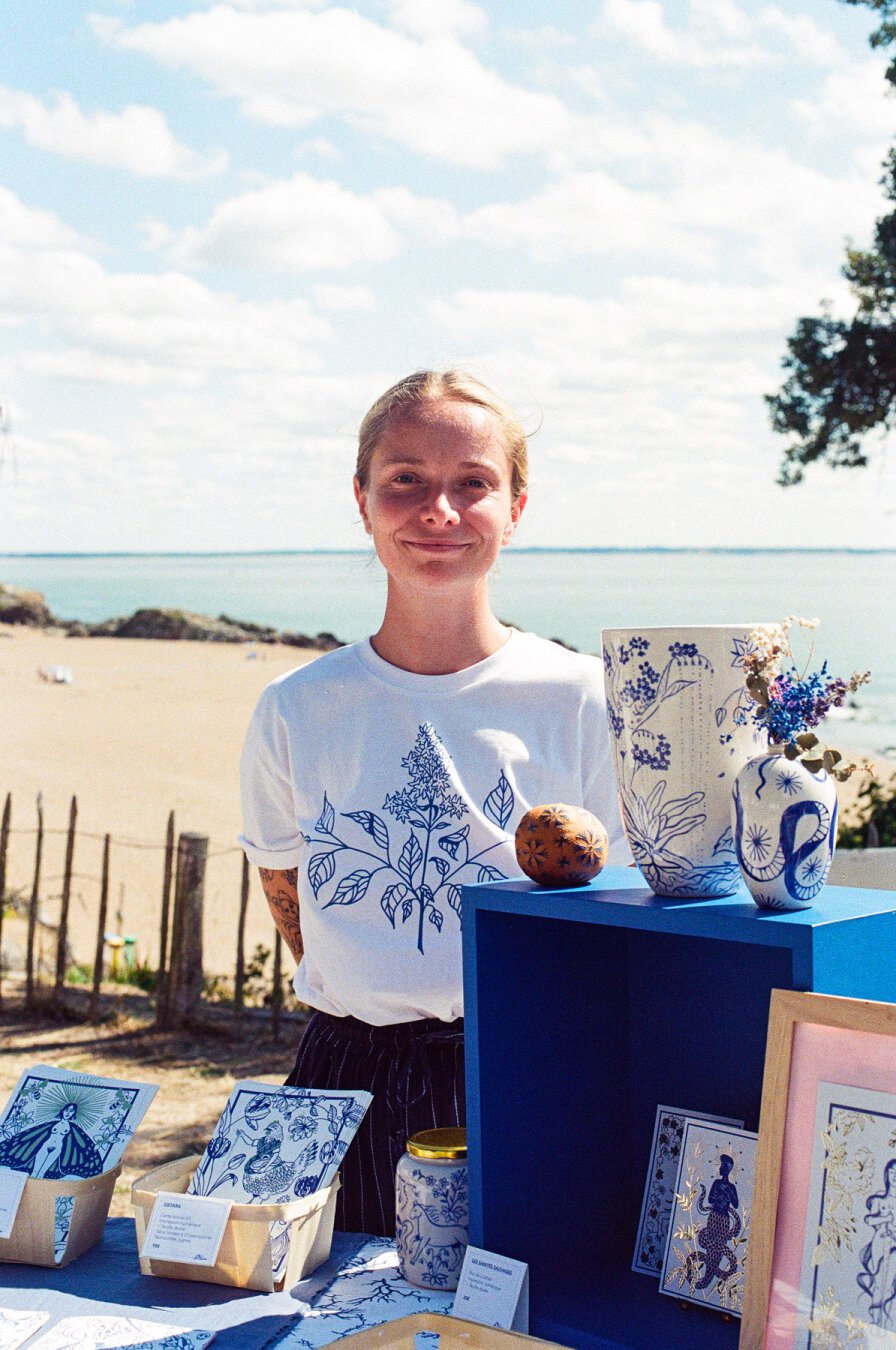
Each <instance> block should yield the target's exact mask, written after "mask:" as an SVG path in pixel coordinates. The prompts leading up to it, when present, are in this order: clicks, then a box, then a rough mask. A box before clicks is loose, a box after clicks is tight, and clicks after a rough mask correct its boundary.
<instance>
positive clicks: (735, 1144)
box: [660, 1120, 756, 1317]
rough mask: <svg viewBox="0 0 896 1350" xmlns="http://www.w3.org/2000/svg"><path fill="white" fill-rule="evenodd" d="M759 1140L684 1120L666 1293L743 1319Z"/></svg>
mask: <svg viewBox="0 0 896 1350" xmlns="http://www.w3.org/2000/svg"><path fill="white" fill-rule="evenodd" d="M755 1174H756V1135H755V1134H752V1133H751V1132H750V1131H749V1130H740V1129H735V1128H734V1127H733V1126H730V1125H716V1124H713V1123H711V1122H709V1121H702V1120H686V1121H685V1125H684V1135H683V1138H682V1144H681V1163H680V1166H679V1169H678V1178H677V1180H676V1183H675V1198H674V1203H673V1206H672V1215H671V1218H670V1221H669V1232H668V1235H667V1239H666V1253H665V1258H664V1260H663V1269H662V1273H661V1275H660V1291H661V1292H662V1293H664V1294H672V1295H673V1296H674V1297H675V1298H679V1299H686V1300H687V1301H688V1302H690V1303H699V1304H700V1305H701V1306H703V1307H709V1308H719V1309H720V1310H721V1311H722V1312H726V1313H729V1314H732V1315H733V1316H735V1317H740V1315H741V1311H742V1309H743V1295H744V1280H745V1276H746V1271H747V1251H748V1245H749V1238H750V1219H751V1216H752V1212H753V1181H754V1178H755Z"/></svg>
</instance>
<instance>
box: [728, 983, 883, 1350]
mask: <svg viewBox="0 0 896 1350" xmlns="http://www.w3.org/2000/svg"><path fill="white" fill-rule="evenodd" d="M826 1081H827V1082H831V1083H836V1084H843V1085H844V1086H845V1087H846V1088H847V1090H848V1089H849V1088H854V1089H856V1091H857V1092H858V1093H861V1092H866V1091H876V1092H881V1091H883V1092H884V1093H886V1094H888V1095H891V1096H892V1097H893V1101H894V1104H896V1004H891V1003H872V1002H870V1001H867V1000H865V999H853V998H835V997H832V996H829V995H826V994H811V993H798V992H796V991H793V990H782V989H773V990H772V996H771V1009H770V1013H769V1025H768V1041H767V1044H766V1057H765V1073H764V1077H763V1084H762V1107H761V1115H760V1122H759V1146H758V1152H757V1160H756V1185H755V1191H754V1207H753V1218H752V1225H751V1226H752V1234H751V1239H750V1259H749V1271H748V1276H747V1281H746V1289H745V1299H744V1313H743V1320H742V1323H741V1335H740V1341H739V1350H785V1347H786V1350H791V1347H792V1346H794V1344H797V1345H799V1343H800V1341H799V1336H800V1334H802V1335H803V1336H805V1333H804V1332H803V1333H801V1332H800V1320H799V1319H800V1316H801V1314H800V1313H799V1312H798V1311H797V1308H798V1306H799V1298H798V1295H799V1292H800V1290H801V1289H802V1269H803V1249H804V1244H805V1235H806V1228H807V1226H808V1223H809V1222H810V1220H809V1214H808V1206H809V1188H810V1178H811V1174H812V1159H813V1148H814V1147H815V1134H816V1130H815V1123H816V1122H815V1109H816V1098H817V1096H818V1084H819V1083H823V1082H826ZM807 1121H809V1122H810V1123H809V1126H808V1128H807ZM866 1240H867V1230H866V1231H865V1233H864V1234H863V1232H862V1231H861V1229H860V1225H857V1236H856V1242H857V1243H859V1244H860V1243H862V1242H864V1241H866ZM797 1247H798V1249H799V1250H798V1252H797V1250H796V1248H797Z"/></svg>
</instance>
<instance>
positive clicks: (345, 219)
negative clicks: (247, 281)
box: [153, 173, 457, 272]
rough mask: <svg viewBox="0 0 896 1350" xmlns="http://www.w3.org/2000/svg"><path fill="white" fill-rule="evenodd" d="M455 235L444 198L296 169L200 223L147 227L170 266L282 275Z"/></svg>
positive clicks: (384, 255)
mask: <svg viewBox="0 0 896 1350" xmlns="http://www.w3.org/2000/svg"><path fill="white" fill-rule="evenodd" d="M456 233H457V216H456V212H455V211H454V209H453V208H452V207H451V206H449V205H448V203H447V202H443V201H439V200H437V199H435V198H428V197H416V196H415V195H414V194H413V193H411V192H409V191H408V190H407V188H403V187H398V188H380V189H378V190H377V191H375V192H371V193H367V194H359V193H355V192H351V191H349V190H348V189H347V188H343V187H340V185H339V184H338V183H336V182H334V181H333V180H323V179H318V178H312V177H311V176H310V175H309V174H304V173H299V174H296V175H295V176H294V177H292V178H290V179H287V180H284V181H281V182H277V183H271V184H269V185H267V186H266V187H263V188H258V189H257V190H255V191H252V192H246V193H243V194H242V195H241V196H239V197H233V198H231V199H230V200H229V201H226V202H222V203H221V205H220V206H218V207H216V209H215V211H214V212H213V213H212V215H211V217H210V219H209V220H208V222H207V224H206V225H204V226H202V227H201V228H196V227H190V228H188V229H186V230H184V231H182V232H181V233H180V235H174V236H170V235H167V234H166V232H165V231H164V230H163V228H162V227H159V226H155V227H153V237H154V239H155V242H156V244H157V245H158V244H167V246H168V248H169V253H170V256H171V258H172V259H173V260H174V261H176V262H178V263H204V262H209V261H213V262H215V263H216V264H218V265H220V266H225V267H237V268H271V269H273V270H275V271H283V272H313V271H318V270H324V271H345V270H347V269H349V268H351V267H353V266H355V264H357V263H373V262H382V261H383V260H385V259H388V258H393V257H395V256H396V254H397V253H398V252H399V251H400V250H401V248H402V246H403V244H404V241H405V238H406V236H408V235H419V236H424V237H425V238H426V239H427V240H428V241H429V242H430V243H438V242H441V241H443V240H446V239H450V238H453V237H454V236H455V235H456Z"/></svg>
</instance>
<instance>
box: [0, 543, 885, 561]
mask: <svg viewBox="0 0 896 1350" xmlns="http://www.w3.org/2000/svg"><path fill="white" fill-rule="evenodd" d="M372 553H373V550H372V549H368V548H271V549H146V550H133V549H98V550H94V549H85V550H72V551H61V550H60V551H53V552H23V553H19V552H14V553H0V559H4V558H302V557H319V556H326V557H333V556H336V557H368V556H371V555H372ZM508 553H563V554H567V553H603V554H610V553H663V554H666V553H725V554H728V553H734V554H752V553H778V554H795V553H801V554H805V553H826V554H831V553H850V554H866V555H879V554H890V553H896V548H867V547H866V548H862V547H850V546H848V545H838V546H836V547H833V548H820V547H818V546H817V545H814V546H813V545H806V546H794V547H789V548H788V547H785V548H780V547H778V548H772V547H765V546H763V545H760V544H740V545H736V544H705V545H677V544H671V545H662V544H627V545H616V546H605V545H590V544H588V545H582V546H579V547H575V546H566V547H564V546H560V545H558V546H555V545H550V544H545V545H538V544H533V545H527V546H524V547H519V548H512V549H510V550H508ZM505 556H507V554H505Z"/></svg>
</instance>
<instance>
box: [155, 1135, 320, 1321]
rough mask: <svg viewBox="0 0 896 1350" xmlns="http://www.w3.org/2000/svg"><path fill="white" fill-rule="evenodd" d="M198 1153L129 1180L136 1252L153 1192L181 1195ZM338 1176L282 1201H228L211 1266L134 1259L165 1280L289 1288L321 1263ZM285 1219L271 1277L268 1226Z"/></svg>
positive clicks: (269, 1289) (263, 1290)
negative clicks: (278, 1264) (285, 1233)
mask: <svg viewBox="0 0 896 1350" xmlns="http://www.w3.org/2000/svg"><path fill="white" fill-rule="evenodd" d="M200 1161H201V1155H200V1154H198V1153H197V1154H195V1155H194V1156H193V1157H190V1158H180V1159H178V1161H177V1162H171V1163H166V1164H165V1166H164V1167H156V1168H155V1169H154V1170H153V1171H152V1172H147V1173H146V1175H145V1176H142V1177H140V1178H139V1179H138V1180H137V1181H135V1182H134V1185H133V1187H132V1188H131V1199H132V1201H133V1204H134V1214H135V1218H136V1221H137V1250H138V1252H139V1251H140V1249H141V1248H142V1246H143V1239H144V1237H145V1236H146V1228H147V1225H148V1223H149V1217H150V1215H151V1214H152V1208H153V1205H154V1204H155V1200H156V1196H157V1195H158V1193H159V1191H173V1192H174V1193H175V1194H179V1195H184V1194H186V1191H187V1187H188V1186H189V1184H190V1180H191V1178H192V1176H193V1173H194V1172H195V1171H196V1168H197V1167H198V1165H199V1162H200ZM338 1190H339V1177H338V1175H337V1176H336V1177H334V1179H333V1181H332V1182H331V1183H330V1185H329V1186H326V1187H324V1188H323V1190H320V1191H316V1192H315V1193H314V1194H313V1195H307V1196H303V1197H302V1198H301V1199H299V1200H292V1201H290V1202H289V1203H288V1204H285V1205H240V1204H234V1205H233V1206H232V1208H231V1210H230V1217H229V1219H228V1220H227V1226H226V1228H225V1229H224V1236H223V1238H222V1239H221V1248H220V1250H219V1252H218V1259H217V1261H216V1262H215V1264H214V1265H213V1266H191V1265H188V1264H186V1263H185V1262H181V1261H151V1260H148V1259H147V1258H146V1257H143V1256H141V1257H140V1269H141V1271H142V1272H143V1274H144V1275H161V1276H163V1277H164V1278H166V1279H175V1280H200V1281H202V1282H204V1283H206V1284H227V1285H232V1286H234V1287H235V1288H237V1289H257V1290H259V1291H260V1292H261V1293H265V1294H270V1293H273V1292H274V1291H275V1290H280V1289H289V1288H291V1287H292V1286H293V1285H294V1284H296V1283H297V1282H298V1281H299V1280H303V1279H304V1278H305V1277H306V1276H307V1275H310V1274H311V1272H312V1271H313V1270H316V1269H317V1267H318V1266H320V1265H323V1263H324V1261H326V1260H327V1258H328V1257H329V1255H330V1244H331V1242H332V1239H333V1220H334V1218H335V1216H336V1193H337V1191H338ZM272 1223H277V1224H280V1223H288V1224H289V1226H290V1234H289V1253H288V1255H287V1258H286V1264H285V1267H284V1268H283V1271H282V1273H281V1274H280V1276H279V1278H277V1279H276V1280H275V1278H274V1264H273V1257H272V1253H271V1224H272Z"/></svg>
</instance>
